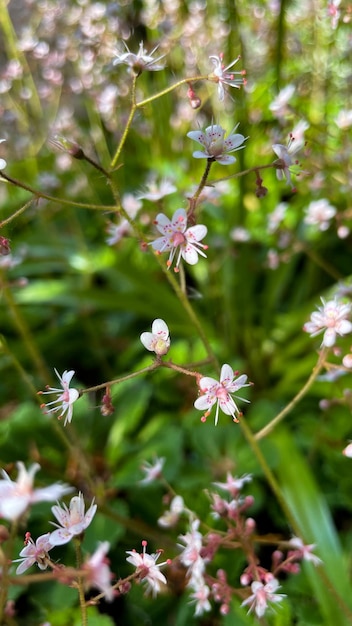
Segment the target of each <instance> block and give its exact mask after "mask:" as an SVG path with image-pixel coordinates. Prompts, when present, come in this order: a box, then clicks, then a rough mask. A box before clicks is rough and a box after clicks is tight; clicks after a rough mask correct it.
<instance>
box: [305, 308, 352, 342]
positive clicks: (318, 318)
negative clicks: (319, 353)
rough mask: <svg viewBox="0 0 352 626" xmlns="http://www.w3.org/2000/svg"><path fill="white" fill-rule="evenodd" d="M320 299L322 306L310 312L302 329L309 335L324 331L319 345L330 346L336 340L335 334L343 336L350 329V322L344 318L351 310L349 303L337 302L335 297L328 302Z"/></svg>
mask: <svg viewBox="0 0 352 626" xmlns="http://www.w3.org/2000/svg"><path fill="white" fill-rule="evenodd" d="M321 301H322V303H323V306H320V307H318V311H314V312H313V313H312V315H311V317H310V321H309V322H306V324H304V326H303V330H304V331H305V332H306V333H310V335H311V337H315V336H316V335H318V334H319V333H321V332H324V337H323V341H322V343H321V345H322V346H326V347H327V348H331V347H332V346H333V345H334V344H335V342H336V335H340V336H343V335H347V334H348V333H350V332H351V331H352V323H351V322H350V321H349V320H347V319H346V318H347V316H348V315H349V314H350V312H351V304H344V303H339V302H338V301H337V299H336V297H335V298H334V300H329V301H328V302H325V300H324V298H321Z"/></svg>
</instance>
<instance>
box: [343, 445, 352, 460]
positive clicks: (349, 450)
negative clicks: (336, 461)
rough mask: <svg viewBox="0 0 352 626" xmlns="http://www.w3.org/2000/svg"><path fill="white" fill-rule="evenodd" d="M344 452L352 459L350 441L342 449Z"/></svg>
mask: <svg viewBox="0 0 352 626" xmlns="http://www.w3.org/2000/svg"><path fill="white" fill-rule="evenodd" d="M342 454H344V455H345V456H347V457H348V458H349V459H352V443H349V444H348V445H347V446H346V448H344V449H343V450H342Z"/></svg>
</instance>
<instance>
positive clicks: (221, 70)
mask: <svg viewBox="0 0 352 626" xmlns="http://www.w3.org/2000/svg"><path fill="white" fill-rule="evenodd" d="M223 58H224V55H223V54H212V55H211V56H210V57H209V59H210V60H211V62H212V64H213V65H214V70H213V72H212V73H211V74H209V75H208V80H210V81H212V82H214V83H217V84H218V97H219V100H220V101H221V102H222V100H224V97H225V89H224V85H228V86H229V87H236V89H240V87H241V85H245V84H246V79H245V78H244V76H245V74H246V71H245V70H241V71H240V72H234V71H231V72H229V70H231V68H232V67H233V66H234V65H235V64H236V63H237V61H239V59H240V58H241V57H240V56H238V57H237V58H236V59H235V60H234V61H232V63H230V64H229V65H227V66H226V67H225V66H224V64H223Z"/></svg>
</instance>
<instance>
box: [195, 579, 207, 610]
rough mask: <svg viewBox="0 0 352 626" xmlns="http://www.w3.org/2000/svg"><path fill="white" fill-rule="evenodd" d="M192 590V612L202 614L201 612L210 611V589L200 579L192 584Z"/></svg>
mask: <svg viewBox="0 0 352 626" xmlns="http://www.w3.org/2000/svg"><path fill="white" fill-rule="evenodd" d="M193 589H194V592H193V593H192V594H191V598H192V600H194V602H195V605H196V610H195V612H194V614H195V615H196V616H198V615H203V613H205V612H208V611H211V604H210V602H209V599H208V598H209V594H210V589H209V587H208V585H206V584H205V582H204V580H203V579H201V580H200V581H199V584H198V585H193Z"/></svg>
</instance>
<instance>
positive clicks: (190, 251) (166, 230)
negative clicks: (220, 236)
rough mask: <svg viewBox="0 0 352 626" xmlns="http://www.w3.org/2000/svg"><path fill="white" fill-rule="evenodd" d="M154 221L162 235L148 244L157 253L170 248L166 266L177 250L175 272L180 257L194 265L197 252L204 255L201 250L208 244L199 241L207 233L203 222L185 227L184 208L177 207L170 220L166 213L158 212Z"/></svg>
mask: <svg viewBox="0 0 352 626" xmlns="http://www.w3.org/2000/svg"><path fill="white" fill-rule="evenodd" d="M154 223H155V225H156V227H157V229H158V231H159V233H162V235H163V237H159V238H158V239H156V240H155V241H153V242H151V244H150V245H151V246H152V247H153V249H154V250H156V252H158V253H161V252H165V251H166V250H170V256H169V259H168V261H167V265H168V267H171V265H172V262H173V260H174V258H175V255H176V251H177V250H178V254H177V258H176V265H175V268H174V269H175V272H178V271H179V265H180V261H181V257H182V259H184V260H185V261H186V263H189V264H190V265H195V264H196V263H197V262H198V255H199V254H200V255H201V256H203V257H206V254H205V253H204V252H203V250H206V249H207V247H208V246H206V245H203V244H202V243H199V242H200V241H201V240H202V239H203V238H204V237H205V235H206V234H207V232H208V231H207V227H206V226H204V225H203V224H196V226H191V227H190V228H187V213H186V211H185V209H177V211H175V213H174V215H173V217H172V220H171V221H170V220H169V219H168V218H167V217H166V215H164V214H163V213H159V214H158V215H157V216H156V219H155V222H154ZM201 248H202V249H203V250H201Z"/></svg>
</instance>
